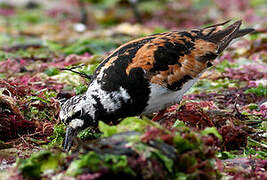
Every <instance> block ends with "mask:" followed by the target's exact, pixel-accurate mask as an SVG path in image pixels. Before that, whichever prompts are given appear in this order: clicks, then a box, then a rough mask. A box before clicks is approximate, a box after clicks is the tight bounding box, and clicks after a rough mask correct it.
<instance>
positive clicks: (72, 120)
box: [59, 95, 93, 151]
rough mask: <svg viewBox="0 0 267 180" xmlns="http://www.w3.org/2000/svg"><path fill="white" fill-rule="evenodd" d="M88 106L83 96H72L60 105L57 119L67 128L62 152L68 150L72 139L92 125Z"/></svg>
mask: <svg viewBox="0 0 267 180" xmlns="http://www.w3.org/2000/svg"><path fill="white" fill-rule="evenodd" d="M88 106H89V104H88V103H87V101H86V96H85V95H79V96H74V97H72V98H70V99H68V100H67V101H65V102H64V103H61V111H60V113H59V118H60V119H61V121H62V122H63V123H64V124H65V125H66V126H67V129H66V135H65V140H64V150H66V151H69V150H70V148H71V146H72V141H73V138H74V137H75V136H76V135H77V134H78V133H79V132H80V131H81V130H84V129H86V128H87V127H89V126H92V125H93V121H92V117H91V116H90V112H88Z"/></svg>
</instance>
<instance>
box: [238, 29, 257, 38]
mask: <svg viewBox="0 0 267 180" xmlns="http://www.w3.org/2000/svg"><path fill="white" fill-rule="evenodd" d="M254 31H255V29H253V28H246V29H239V30H238V31H237V34H236V36H235V38H239V37H242V36H245V35H247V34H249V33H252V32H254Z"/></svg>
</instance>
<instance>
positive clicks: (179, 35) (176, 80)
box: [126, 30, 218, 91]
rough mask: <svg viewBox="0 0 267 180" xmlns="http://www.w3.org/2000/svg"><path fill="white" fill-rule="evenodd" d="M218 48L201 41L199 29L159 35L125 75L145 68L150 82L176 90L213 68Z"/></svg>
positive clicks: (142, 51) (143, 48) (134, 59)
mask: <svg viewBox="0 0 267 180" xmlns="http://www.w3.org/2000/svg"><path fill="white" fill-rule="evenodd" d="M217 48H218V47H217V45H216V44H215V43H213V42H209V41H207V40H205V39H203V38H201V36H200V30H195V31H194V32H193V31H182V32H178V31H173V32H169V33H165V34H160V35H158V36H157V37H156V38H155V39H153V40H151V41H150V42H149V43H146V44H145V45H143V46H142V47H141V48H140V49H139V50H138V52H137V53H136V55H135V57H134V58H133V59H132V62H131V63H130V64H129V65H128V66H127V68H126V73H128V74H129V72H130V71H131V69H133V68H137V67H139V68H142V69H143V70H144V71H145V72H146V73H145V76H146V78H147V79H149V81H150V82H151V83H154V84H158V85H161V86H163V87H166V88H168V89H170V90H175V91H176V90H179V89H180V88H181V87H182V85H183V84H184V83H185V82H187V81H188V80H190V79H194V78H196V77H198V75H199V74H200V73H201V72H202V71H203V70H204V69H206V68H207V67H208V66H209V65H210V62H209V60H213V59H215V58H216V57H217V54H215V51H216V50H217Z"/></svg>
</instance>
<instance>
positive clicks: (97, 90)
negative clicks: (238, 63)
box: [59, 21, 253, 150]
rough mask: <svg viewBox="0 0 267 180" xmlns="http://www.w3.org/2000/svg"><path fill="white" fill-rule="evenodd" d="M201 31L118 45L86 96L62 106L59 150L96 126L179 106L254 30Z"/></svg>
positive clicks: (236, 27) (218, 26)
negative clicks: (209, 70) (236, 41)
mask: <svg viewBox="0 0 267 180" xmlns="http://www.w3.org/2000/svg"><path fill="white" fill-rule="evenodd" d="M228 22H229V21H226V22H224V23H220V24H215V25H212V26H209V27H205V28H202V29H193V30H188V31H171V32H166V33H160V34H154V35H150V36H146V37H143V38H139V39H136V40H133V41H130V42H128V43H125V44H123V45H121V46H120V47H119V48H117V49H116V50H115V51H114V52H113V53H112V54H111V55H109V56H108V57H107V58H106V59H105V60H103V62H102V63H101V64H100V65H99V66H98V67H97V69H96V71H95V73H94V75H93V78H92V80H91V82H90V84H89V86H88V89H87V91H86V93H84V94H82V95H77V96H74V97H72V98H70V99H68V100H67V101H65V102H64V103H63V104H62V109H61V111H60V115H59V116H60V119H61V120H62V121H63V122H64V123H65V124H66V126H67V130H66V137H65V142H64V149H65V150H69V149H70V147H71V145H72V140H73V137H75V136H76V135H77V133H78V132H79V131H81V130H83V129H85V128H87V127H90V126H97V125H98V121H99V120H102V121H105V122H111V121H115V120H117V119H118V118H123V117H127V116H135V115H146V114H150V113H153V112H157V111H160V110H163V109H165V108H167V107H169V106H171V105H173V104H176V103H179V101H180V100H181V99H182V97H183V95H184V93H185V92H186V91H188V90H189V88H190V87H192V86H193V84H194V83H195V82H196V81H197V80H198V78H199V76H200V75H201V74H202V73H203V72H204V71H205V70H206V69H207V68H208V67H210V66H212V65H213V64H212V63H213V60H214V59H215V58H216V57H217V56H218V55H219V54H220V53H221V52H222V51H223V50H224V49H225V48H226V47H227V46H228V45H229V43H230V42H231V41H232V40H233V39H235V38H238V37H241V36H244V35H246V34H248V33H250V32H252V31H253V29H251V28H247V29H240V26H241V24H242V22H241V21H236V22H234V23H233V24H231V25H229V26H228V27H226V28H223V26H224V25H225V24H226V23H228Z"/></svg>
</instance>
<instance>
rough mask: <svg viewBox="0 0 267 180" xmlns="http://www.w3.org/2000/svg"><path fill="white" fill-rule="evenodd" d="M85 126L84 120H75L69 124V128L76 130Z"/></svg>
mask: <svg viewBox="0 0 267 180" xmlns="http://www.w3.org/2000/svg"><path fill="white" fill-rule="evenodd" d="M83 124H84V122H83V120H81V119H73V120H71V122H70V123H69V126H70V127H72V128H73V129H76V128H78V127H82V126H83Z"/></svg>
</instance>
